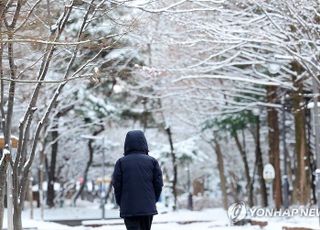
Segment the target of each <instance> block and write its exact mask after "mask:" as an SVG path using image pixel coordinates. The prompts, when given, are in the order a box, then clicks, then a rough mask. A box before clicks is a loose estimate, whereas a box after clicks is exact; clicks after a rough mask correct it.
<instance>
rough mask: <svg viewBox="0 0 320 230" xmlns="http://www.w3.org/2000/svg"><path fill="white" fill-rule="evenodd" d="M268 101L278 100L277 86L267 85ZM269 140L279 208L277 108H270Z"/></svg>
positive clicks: (280, 196) (274, 101) (278, 207)
mask: <svg viewBox="0 0 320 230" xmlns="http://www.w3.org/2000/svg"><path fill="white" fill-rule="evenodd" d="M267 100H268V103H272V104H275V103H276V100H277V87H275V86H267ZM268 128H269V130H268V141H269V160H270V163H271V164H272V165H273V167H274V170H275V179H274V182H273V188H274V189H273V191H274V201H275V208H276V209H277V210H279V209H280V208H281V205H282V191H281V190H282V189H281V185H282V183H281V170H280V149H279V144H280V136H279V134H280V131H279V121H278V111H277V110H276V108H273V107H269V108H268Z"/></svg>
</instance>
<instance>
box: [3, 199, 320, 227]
mask: <svg viewBox="0 0 320 230" xmlns="http://www.w3.org/2000/svg"><path fill="white" fill-rule="evenodd" d="M29 213H30V210H28V209H26V210H25V211H24V213H23V226H24V227H28V228H32V227H33V228H37V229H38V230H125V226H124V225H123V220H122V219H113V220H103V221H102V220H98V221H83V224H84V225H88V224H92V223H95V224H101V223H103V224H105V225H104V226H101V227H95V228H93V227H89V226H77V227H69V226H66V225H61V224H56V223H52V222H43V221H40V211H39V209H35V220H30V218H29V216H30V214H29ZM159 213H160V214H159V215H156V216H155V217H154V221H153V223H154V224H153V227H152V230H163V229H165V230H208V229H210V230H212V229H217V230H224V229H230V230H235V229H239V230H258V229H261V228H260V227H259V226H251V225H247V226H230V222H229V219H228V216H227V213H226V211H225V210H223V209H222V208H214V209H206V210H203V211H189V210H179V211H176V212H168V210H166V209H165V208H163V207H159ZM118 215H119V212H118V210H115V209H110V207H109V209H107V210H106V216H107V217H111V218H114V217H117V216H118ZM100 216H101V211H100V209H99V206H98V205H92V204H91V205H88V204H84V203H80V204H79V206H78V207H70V206H66V207H64V208H55V209H49V210H47V209H46V210H45V219H51V220H57V219H65V220H66V219H91V218H96V219H98V218H99V217H100ZM255 220H258V221H267V222H268V225H267V226H266V227H264V228H263V229H264V230H282V227H283V226H290V227H308V228H312V229H320V228H319V218H318V217H299V216H296V217H290V218H280V217H268V218H255ZM5 222H6V221H5Z"/></svg>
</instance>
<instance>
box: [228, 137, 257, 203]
mask: <svg viewBox="0 0 320 230" xmlns="http://www.w3.org/2000/svg"><path fill="white" fill-rule="evenodd" d="M233 137H234V140H235V142H236V144H237V147H238V150H239V152H240V155H241V158H242V162H243V165H244V175H245V177H246V181H247V185H246V190H247V192H248V204H249V206H250V207H252V206H253V183H251V177H250V170H249V165H248V159H247V153H246V151H245V150H244V148H243V147H242V145H241V143H240V140H239V137H238V134H237V133H235V134H234V136H233Z"/></svg>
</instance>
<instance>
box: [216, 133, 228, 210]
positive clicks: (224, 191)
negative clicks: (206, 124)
mask: <svg viewBox="0 0 320 230" xmlns="http://www.w3.org/2000/svg"><path fill="white" fill-rule="evenodd" d="M213 141H214V149H215V153H216V156H217V163H218V170H219V177H220V187H221V192H222V195H223V207H224V209H225V210H227V209H228V196H227V186H226V184H227V183H226V177H225V175H224V162H223V154H222V151H221V148H220V144H219V142H218V141H217V140H216V139H214V140H213Z"/></svg>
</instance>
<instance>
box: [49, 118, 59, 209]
mask: <svg viewBox="0 0 320 230" xmlns="http://www.w3.org/2000/svg"><path fill="white" fill-rule="evenodd" d="M58 128H59V120H58V119H57V121H56V124H55V125H54V126H53V131H52V132H51V140H52V141H53V144H52V145H51V161H50V167H49V174H48V185H47V186H48V188H47V205H48V206H49V207H50V208H52V207H54V196H55V191H54V184H55V182H56V180H55V174H56V162H57V155H58V147H59V146H58V143H59V142H58V137H59V132H58Z"/></svg>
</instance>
